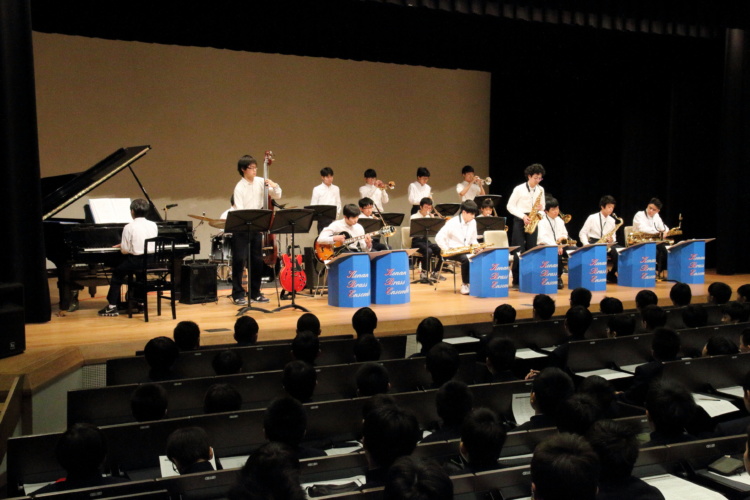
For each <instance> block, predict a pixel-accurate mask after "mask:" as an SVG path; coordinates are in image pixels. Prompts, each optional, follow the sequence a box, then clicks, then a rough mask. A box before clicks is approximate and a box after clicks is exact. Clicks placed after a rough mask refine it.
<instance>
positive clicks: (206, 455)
mask: <svg viewBox="0 0 750 500" xmlns="http://www.w3.org/2000/svg"><path fill="white" fill-rule="evenodd" d="M167 458H168V459H169V461H170V462H172V464H173V466H174V468H175V470H176V471H177V472H179V473H180V475H182V474H193V473H195V472H209V471H212V470H214V466H213V465H211V462H210V461H209V460H211V459H212V458H214V449H213V448H212V447H211V445H210V444H209V441H208V434H206V431H204V430H203V429H202V428H200V427H183V428H182V429H177V430H176V431H174V432H172V434H170V435H169V438H168V439H167ZM216 466H217V468H218V469H221V467H220V464H219V461H218V460H217V461H216Z"/></svg>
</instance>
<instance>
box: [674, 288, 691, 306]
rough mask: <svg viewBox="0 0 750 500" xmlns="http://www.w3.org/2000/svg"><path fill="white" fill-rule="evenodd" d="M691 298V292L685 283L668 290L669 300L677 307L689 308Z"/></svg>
mask: <svg viewBox="0 0 750 500" xmlns="http://www.w3.org/2000/svg"><path fill="white" fill-rule="evenodd" d="M692 298H693V291H692V290H691V289H690V285H688V284H687V283H675V284H674V285H672V288H671V289H670V290H669V300H671V301H672V304H673V305H675V306H677V307H684V306H689V305H690V301H691V300H692Z"/></svg>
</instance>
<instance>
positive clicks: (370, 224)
mask: <svg viewBox="0 0 750 500" xmlns="http://www.w3.org/2000/svg"><path fill="white" fill-rule="evenodd" d="M357 223H359V225H360V226H362V229H364V230H365V233H372V232H375V231H377V230H378V229H380V228H381V227H383V221H381V220H380V219H368V218H366V217H360V218H359V219H357Z"/></svg>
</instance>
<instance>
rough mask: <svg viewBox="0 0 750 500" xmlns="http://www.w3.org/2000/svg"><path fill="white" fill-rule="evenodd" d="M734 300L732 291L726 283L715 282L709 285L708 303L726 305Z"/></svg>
mask: <svg viewBox="0 0 750 500" xmlns="http://www.w3.org/2000/svg"><path fill="white" fill-rule="evenodd" d="M731 298H732V289H731V288H730V287H729V285H727V284H726V283H722V282H721V281H715V282H713V283H711V284H710V285H708V303H709V304H719V305H721V304H726V303H727V302H729V300H730V299H731Z"/></svg>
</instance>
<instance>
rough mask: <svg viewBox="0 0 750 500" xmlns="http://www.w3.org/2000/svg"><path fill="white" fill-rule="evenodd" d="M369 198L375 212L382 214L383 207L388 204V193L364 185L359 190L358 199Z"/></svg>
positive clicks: (372, 186)
mask: <svg viewBox="0 0 750 500" xmlns="http://www.w3.org/2000/svg"><path fill="white" fill-rule="evenodd" d="M362 198H370V199H371V200H372V202H373V204H374V206H375V210H377V211H378V212H383V211H384V210H385V208H384V205H385V204H386V203H388V193H387V192H386V190H385V189H380V188H379V187H377V186H376V185H374V184H365V185H364V186H361V187H360V188H359V199H360V200H361V199H362Z"/></svg>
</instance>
